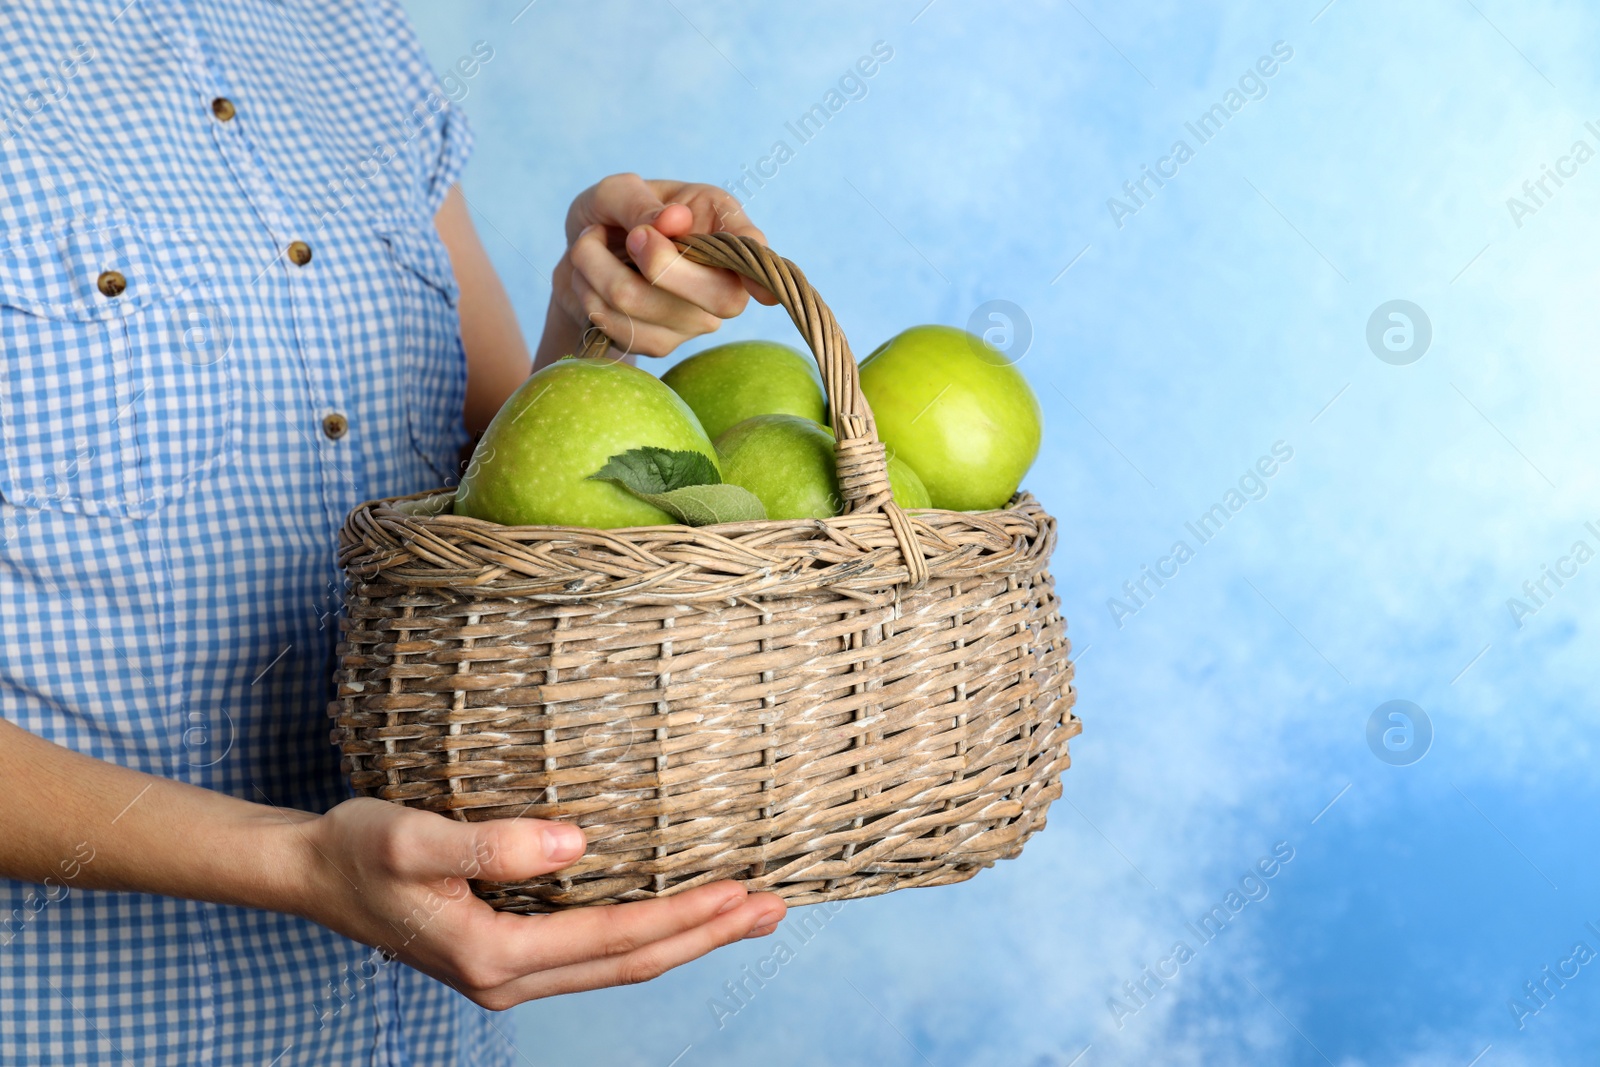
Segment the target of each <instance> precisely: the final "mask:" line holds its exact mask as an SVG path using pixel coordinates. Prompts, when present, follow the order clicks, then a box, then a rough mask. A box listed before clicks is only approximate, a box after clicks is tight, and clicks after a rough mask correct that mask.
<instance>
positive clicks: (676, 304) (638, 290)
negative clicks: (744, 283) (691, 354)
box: [567, 226, 743, 355]
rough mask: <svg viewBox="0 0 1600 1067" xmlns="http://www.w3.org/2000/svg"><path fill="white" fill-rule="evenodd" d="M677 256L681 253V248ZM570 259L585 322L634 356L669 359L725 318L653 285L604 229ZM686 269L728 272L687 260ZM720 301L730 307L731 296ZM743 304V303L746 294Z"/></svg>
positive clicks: (589, 232)
mask: <svg viewBox="0 0 1600 1067" xmlns="http://www.w3.org/2000/svg"><path fill="white" fill-rule="evenodd" d="M654 236H655V239H656V240H657V241H660V242H663V243H664V244H666V245H667V247H669V248H671V247H672V242H670V241H667V240H666V238H664V237H662V236H661V235H660V234H655V235H654ZM657 250H658V251H659V246H658V249H657ZM673 252H674V253H676V249H675V248H674V249H673ZM567 256H568V259H569V260H570V262H571V264H572V278H571V289H572V294H573V297H574V298H575V299H576V300H577V301H578V303H579V306H580V307H581V308H582V311H583V315H584V318H585V319H586V320H587V321H588V322H592V323H594V324H595V325H597V326H599V327H600V328H601V329H602V330H604V331H605V332H606V334H607V335H608V336H610V337H611V339H612V340H613V341H615V342H617V344H618V345H621V346H624V348H625V349H626V350H627V351H629V352H642V353H644V354H646V355H665V354H666V353H668V352H670V351H671V350H672V349H673V348H675V347H677V345H679V344H680V343H682V342H683V341H685V340H687V339H688V338H690V337H698V336H700V335H701V334H705V333H710V332H712V331H713V330H715V329H717V328H718V327H719V326H720V325H721V324H722V319H721V318H720V317H719V316H717V315H715V314H713V313H712V312H710V311H708V310H706V309H705V308H704V307H703V306H700V305H698V304H697V303H695V302H694V301H692V300H686V299H684V298H683V297H681V296H678V295H676V294H675V293H674V292H672V291H670V290H668V289H666V288H663V287H658V286H654V285H651V284H650V282H649V281H647V280H646V279H645V278H644V277H643V276H642V275H641V274H639V273H638V272H637V271H634V270H633V269H631V268H630V267H628V266H627V264H625V263H623V262H622V261H621V260H619V259H617V257H616V256H615V255H614V254H613V253H612V252H611V251H610V249H609V248H608V247H607V246H606V241H605V232H604V229H603V228H602V227H599V226H593V227H590V228H588V229H586V230H584V231H583V232H582V233H581V234H580V235H579V237H578V240H577V241H575V242H574V243H573V245H572V247H571V248H570V249H569V250H568V252H567ZM683 266H684V268H686V269H692V270H695V271H700V272H703V273H705V274H708V275H709V274H714V273H722V272H712V271H710V270H709V269H708V268H706V267H700V266H697V265H695V264H692V263H687V262H685V263H684V264H683ZM707 299H708V301H709V300H710V298H709V297H708V298H707ZM715 302H716V303H717V305H718V306H720V307H727V306H728V300H727V296H726V293H724V294H723V296H722V298H721V299H719V300H717V301H715ZM740 304H741V306H742V304H743V296H742V294H740ZM735 314H737V312H735Z"/></svg>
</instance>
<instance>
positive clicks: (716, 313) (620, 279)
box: [534, 174, 776, 368]
mask: <svg viewBox="0 0 1600 1067" xmlns="http://www.w3.org/2000/svg"><path fill="white" fill-rule="evenodd" d="M719 231H726V232H728V233H736V234H743V235H745V236H749V237H754V238H755V239H756V240H758V241H761V242H762V243H765V242H766V236H765V235H764V234H763V233H762V232H761V231H760V230H758V229H756V227H755V226H753V225H751V223H750V220H749V219H748V218H747V217H746V216H745V213H744V209H743V208H742V207H740V206H739V202H738V201H737V200H736V199H734V197H733V196H732V194H730V193H728V192H725V191H724V190H722V189H718V188H717V187H716V186H714V185H692V184H688V183H685V182H674V181H645V180H644V179H643V178H640V177H639V176H638V175H637V174H613V175H611V176H610V177H609V178H605V179H603V180H602V181H600V182H599V183H598V184H596V185H593V186H591V187H590V188H588V189H585V190H584V191H583V192H582V193H581V194H579V196H578V198H577V199H576V200H574V201H573V202H572V209H571V210H570V211H568V213H567V251H566V254H565V255H563V256H562V257H561V262H560V263H558V264H557V265H556V271H555V277H554V280H553V291H552V293H551V297H550V314H549V317H548V319H547V320H546V323H545V335H544V339H543V341H541V343H540V345H539V354H538V357H537V359H536V360H535V362H534V366H535V368H537V367H541V366H544V365H545V364H547V363H550V362H552V361H554V360H557V359H560V358H561V357H562V356H564V355H567V354H569V353H570V352H572V351H573V350H574V349H575V348H576V347H577V344H578V339H579V338H581V336H582V334H583V331H584V330H586V329H588V328H589V327H590V326H591V325H593V326H598V327H599V328H600V329H602V330H604V331H605V333H606V335H607V336H609V337H610V338H611V340H612V341H613V342H614V344H615V345H616V347H617V349H618V350H619V351H620V352H623V353H627V354H629V355H633V354H643V355H647V356H664V355H666V354H668V353H669V352H671V351H672V350H673V349H674V348H677V347H678V345H680V344H682V343H683V342H684V341H687V340H688V339H689V338H691V337H698V336H700V335H701V334H705V333H710V332H712V331H713V330H715V329H717V327H719V326H720V325H721V324H722V320H723V319H731V318H733V317H734V316H735V315H737V314H739V313H740V312H741V311H743V310H744V309H745V306H746V304H747V303H748V301H749V297H750V296H752V295H753V296H755V298H756V299H757V300H759V301H760V302H761V303H763V304H773V303H776V300H774V299H773V297H772V295H771V294H769V293H768V292H767V291H766V290H765V289H763V288H761V287H760V286H759V285H756V284H755V283H754V282H751V281H748V280H747V279H744V278H741V277H739V276H738V275H735V274H734V273H733V272H731V271H726V270H719V269H717V268H713V267H704V266H701V265H699V264H697V263H691V262H689V261H688V260H687V259H684V258H683V254H682V253H681V252H679V251H678V249H677V247H676V246H675V245H674V244H673V243H672V241H671V238H673V237H681V236H683V235H684V234H688V233H716V232H719ZM635 268H637V269H635Z"/></svg>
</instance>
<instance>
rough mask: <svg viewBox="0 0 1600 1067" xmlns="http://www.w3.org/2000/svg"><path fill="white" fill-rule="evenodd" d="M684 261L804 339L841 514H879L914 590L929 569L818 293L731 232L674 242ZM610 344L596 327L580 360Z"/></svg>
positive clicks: (857, 380) (789, 267) (843, 345)
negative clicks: (731, 282) (770, 309)
mask: <svg viewBox="0 0 1600 1067" xmlns="http://www.w3.org/2000/svg"><path fill="white" fill-rule="evenodd" d="M673 244H675V245H677V246H678V248H679V249H681V250H682V252H683V256H684V258H685V259H687V260H689V261H690V262H693V263H700V264H703V265H705V266H708V267H721V268H723V269H725V270H731V271H733V272H734V273H735V274H740V275H743V276H744V277H746V278H749V279H750V280H751V281H754V282H756V283H757V284H759V285H762V286H765V287H766V289H767V290H768V291H769V292H771V293H772V295H773V296H775V297H777V298H778V303H780V304H782V305H783V308H784V310H785V311H787V312H788V313H789V318H790V319H792V320H794V325H795V328H796V329H797V330H799V331H800V335H801V336H802V337H804V338H805V340H806V344H807V345H808V346H809V347H810V349H811V353H812V355H813V356H815V357H816V360H817V368H818V370H820V371H821V372H822V388H823V390H824V391H825V392H826V393H827V396H828V414H829V415H830V416H831V418H832V421H833V433H834V437H835V439H836V441H837V444H836V445H835V447H834V458H835V463H836V464H837V465H838V473H839V494H840V496H842V497H843V498H844V510H845V512H846V513H847V514H860V513H871V512H881V513H882V514H883V516H884V518H886V519H887V520H888V522H889V528H890V529H891V530H892V531H893V532H894V537H895V541H896V543H897V544H898V545H899V546H900V553H901V555H902V556H904V557H905V561H906V575H907V582H908V584H910V585H913V586H917V585H921V584H922V583H923V582H925V581H927V578H928V564H927V559H926V557H925V556H924V554H923V551H922V544H921V541H920V540H919V539H918V537H917V532H916V528H915V526H914V525H913V523H912V520H911V518H910V516H908V515H906V513H905V512H904V511H902V510H901V508H900V505H898V504H896V503H895V502H894V498H893V495H892V494H891V493H890V491H889V463H888V458H887V455H886V453H885V451H884V447H883V442H881V441H879V440H878V426H877V423H876V422H874V421H873V418H872V408H871V407H869V406H868V404H867V398H866V397H865V396H863V395H862V392H861V376H860V373H859V372H858V371H857V368H856V360H855V356H854V355H852V354H851V352H850V342H849V341H847V340H845V336H844V332H843V331H842V330H840V329H839V323H838V321H837V320H836V319H834V317H833V312H832V311H830V310H829V309H828V305H827V304H826V303H824V302H823V300H822V297H821V295H819V294H818V293H817V291H816V290H815V289H813V288H812V287H811V283H810V282H808V281H806V276H805V274H803V273H802V272H801V270H800V268H799V267H797V266H795V265H794V264H793V263H791V262H790V261H789V260H787V259H784V258H783V257H782V256H780V255H778V254H777V253H776V252H774V251H772V250H771V249H770V248H768V247H767V246H766V245H764V244H762V243H761V242H759V241H757V240H755V239H754V238H753V237H744V236H740V235H738V234H732V233H696V234H689V235H687V236H685V237H676V238H673ZM610 346H611V340H610V338H608V337H607V336H606V335H605V334H604V333H603V332H601V331H600V330H598V329H594V330H590V331H589V333H588V334H587V335H586V336H585V339H584V345H583V349H582V350H581V351H580V352H579V353H578V354H579V355H580V356H586V357H591V358H593V357H603V356H604V355H605V354H606V352H607V350H608V349H609V348H610Z"/></svg>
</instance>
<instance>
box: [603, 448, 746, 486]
mask: <svg viewBox="0 0 1600 1067" xmlns="http://www.w3.org/2000/svg"><path fill="white" fill-rule="evenodd" d="M589 477H590V478H593V479H595V480H596V481H602V482H616V483H617V484H618V485H620V486H622V488H624V489H626V490H628V491H629V492H631V493H636V494H638V495H640V496H643V495H644V494H645V493H670V492H672V491H673V490H674V489H682V488H684V487H685V486H691V485H719V484H721V482H722V478H721V476H720V475H718V474H717V467H716V464H714V463H712V462H711V460H710V458H709V457H707V456H704V455H702V454H700V453H699V452H689V451H681V452H674V451H672V450H670V449H666V448H656V447H654V446H653V445H646V446H645V447H644V448H630V449H629V450H628V451H626V452H620V453H618V454H617V455H615V456H612V457H611V458H610V459H608V460H606V465H605V466H603V467H601V468H600V469H599V470H597V471H595V472H594V473H593V474H591V475H589Z"/></svg>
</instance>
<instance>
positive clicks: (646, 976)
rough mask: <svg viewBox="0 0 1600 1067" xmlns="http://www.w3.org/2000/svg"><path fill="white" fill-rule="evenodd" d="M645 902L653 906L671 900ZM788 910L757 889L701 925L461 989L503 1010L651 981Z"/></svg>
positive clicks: (768, 927)
mask: <svg viewBox="0 0 1600 1067" xmlns="http://www.w3.org/2000/svg"><path fill="white" fill-rule="evenodd" d="M668 899H669V900H670V898H668ZM644 903H646V904H649V905H655V904H663V903H667V901H647V902H644ZM625 906H626V907H632V906H633V905H625ZM596 910H603V909H596ZM785 911H786V908H785V906H784V903H783V901H782V899H780V898H779V897H777V896H776V895H774V894H772V893H754V894H751V895H750V896H748V897H746V898H744V900H743V901H741V902H739V903H738V905H737V906H736V907H734V908H732V909H730V910H728V911H726V912H724V913H722V914H720V915H713V916H711V917H710V918H709V919H707V920H705V921H704V922H701V923H699V924H697V925H692V926H690V927H688V928H687V929H683V930H681V931H680V932H678V933H674V934H670V935H669V936H666V937H663V938H661V939H659V940H656V941H652V942H648V943H646V944H642V945H640V946H638V947H637V948H632V949H630V950H628V951H626V952H622V953H619V954H613V955H607V956H599V957H596V958H591V959H588V960H584V961H581V962H576V963H572V964H568V965H567V966H564V967H556V968H553V969H550V970H543V971H539V972H537V973H532V974H528V975H526V976H525V977H519V978H515V979H513V980H511V981H508V982H506V983H504V984H502V985H499V986H495V987H492V988H479V989H472V990H463V992H466V993H467V995H468V996H470V997H471V998H472V999H473V1000H474V1001H476V1002H477V1003H479V1004H481V1005H483V1006H484V1007H487V1008H491V1009H494V1010H502V1009H504V1008H509V1007H512V1006H513V1005H516V1004H521V1003H523V1002H524V1001H528V1000H534V999H537V998H539V997H548V996H553V995H555V994H558V993H576V992H580V991H582V990H586V989H600V988H603V987H606V986H614V985H631V984H634V983H637V982H647V981H649V980H650V979H652V978H656V977H658V976H660V975H662V974H665V973H666V972H667V971H670V970H671V969H672V968H674V967H678V966H681V965H682V964H685V963H688V962H689V961H690V960H695V959H699V958H700V957H701V956H704V955H705V954H706V953H708V952H710V951H712V950H713V949H717V948H721V947H722V946H723V945H729V944H732V943H733V942H735V941H738V940H740V939H741V938H745V937H750V936H752V935H757V936H759V935H762V934H765V933H770V932H771V931H772V930H773V929H775V928H776V926H777V924H778V923H779V922H781V921H782V919H783V916H784V913H785ZM565 914H567V913H563V916H564V915H565ZM563 916H558V918H559V917H563Z"/></svg>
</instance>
